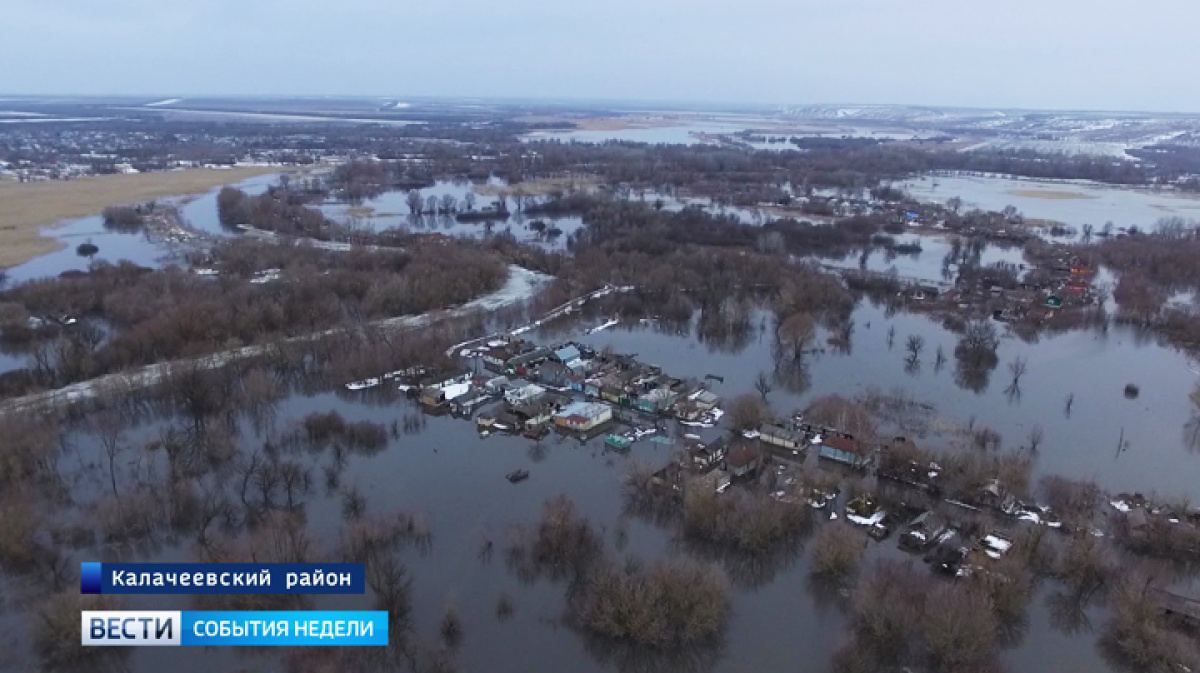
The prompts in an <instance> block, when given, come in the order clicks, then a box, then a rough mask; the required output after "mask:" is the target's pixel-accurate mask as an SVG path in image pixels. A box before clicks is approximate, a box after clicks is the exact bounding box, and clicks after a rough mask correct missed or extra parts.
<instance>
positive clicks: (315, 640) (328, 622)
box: [82, 610, 388, 647]
mask: <svg viewBox="0 0 1200 673" xmlns="http://www.w3.org/2000/svg"><path fill="white" fill-rule="evenodd" d="M82 619H83V621H82V631H83V645H85V646H88V647H96V646H114V645H115V646H125V647H130V646H133V647H137V646H142V647H145V646H157V647H161V646H174V647H179V646H181V645H182V646H201V647H211V646H219V647H229V646H239V645H240V646H255V647H264V646H265V647H271V646H306V645H319V646H322V647H330V646H333V647H339V646H340V647H347V646H355V647H361V646H381V645H387V644H388V613H387V612H385V611H382V610H312V611H246V612H228V611H224V612H205V611H198V612H192V611H182V612H176V611H137V610H100V611H84V612H83V613H82Z"/></svg>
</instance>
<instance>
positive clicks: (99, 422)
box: [91, 409, 125, 500]
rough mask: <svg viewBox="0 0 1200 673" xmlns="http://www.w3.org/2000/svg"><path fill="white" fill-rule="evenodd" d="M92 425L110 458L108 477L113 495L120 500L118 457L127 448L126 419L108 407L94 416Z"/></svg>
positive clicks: (105, 453) (106, 454) (106, 455)
mask: <svg viewBox="0 0 1200 673" xmlns="http://www.w3.org/2000/svg"><path fill="white" fill-rule="evenodd" d="M91 425H92V431H93V432H94V433H95V434H96V437H97V438H98V439H99V440H100V444H101V446H103V447H104V455H105V457H107V458H108V479H109V482H111V485H112V492H113V497H114V498H117V499H118V500H120V497H121V495H120V493H118V492H117V458H118V457H119V456H120V455H121V453H122V452H124V450H125V446H124V445H125V419H124V418H123V417H122V416H121V414H120V412H118V411H116V410H113V409H106V410H104V411H102V412H100V413H98V414H96V415H95V416H94V417H93V419H92V422H91Z"/></svg>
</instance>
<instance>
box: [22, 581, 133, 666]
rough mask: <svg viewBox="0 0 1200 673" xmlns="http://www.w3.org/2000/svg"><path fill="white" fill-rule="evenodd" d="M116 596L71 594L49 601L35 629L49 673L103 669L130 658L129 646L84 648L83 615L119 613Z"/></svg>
mask: <svg viewBox="0 0 1200 673" xmlns="http://www.w3.org/2000/svg"><path fill="white" fill-rule="evenodd" d="M120 608H121V604H120V600H119V599H118V598H117V597H115V596H99V595H88V596H82V595H79V594H77V593H72V592H67V593H64V594H59V595H56V596H53V597H52V598H50V600H48V601H46V602H45V603H44V604H43V606H42V608H41V609H40V610H39V612H38V620H37V622H36V623H35V625H34V630H33V647H34V651H36V652H37V654H38V657H39V658H40V659H41V661H42V666H43V670H46V671H79V670H93V669H103V668H105V667H106V666H108V665H112V664H113V663H114V662H116V661H118V660H120V659H122V658H124V657H126V656H128V654H129V648H125V647H83V646H82V645H81V644H80V643H81V639H80V633H79V629H80V623H79V613H80V612H81V611H83V610H117V609H120Z"/></svg>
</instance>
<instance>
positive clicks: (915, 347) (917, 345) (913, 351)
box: [907, 334, 925, 360]
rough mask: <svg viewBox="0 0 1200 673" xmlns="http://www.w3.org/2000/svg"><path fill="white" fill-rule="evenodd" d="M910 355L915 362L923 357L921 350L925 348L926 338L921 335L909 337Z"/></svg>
mask: <svg viewBox="0 0 1200 673" xmlns="http://www.w3.org/2000/svg"><path fill="white" fill-rule="evenodd" d="M907 347H908V355H909V357H911V358H912V359H913V360H916V359H917V358H919V357H921V350H922V349H923V348H925V337H923V336H920V335H919V334H912V335H910V336H909V337H908V344H907Z"/></svg>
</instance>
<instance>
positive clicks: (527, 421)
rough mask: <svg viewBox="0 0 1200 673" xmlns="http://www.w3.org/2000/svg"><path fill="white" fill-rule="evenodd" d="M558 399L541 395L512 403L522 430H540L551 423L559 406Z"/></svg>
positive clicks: (518, 426)
mask: <svg viewBox="0 0 1200 673" xmlns="http://www.w3.org/2000/svg"><path fill="white" fill-rule="evenodd" d="M559 406H560V405H559V404H558V399H557V398H555V397H552V396H549V395H547V396H541V397H537V398H534V399H531V400H529V401H526V402H521V403H518V404H514V405H512V415H513V416H515V417H516V419H517V428H518V429H520V430H525V431H529V430H540V429H542V428H545V427H546V426H548V425H550V422H551V421H552V420H553V419H554V415H555V414H556V413H557V412H558V408H559Z"/></svg>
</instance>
